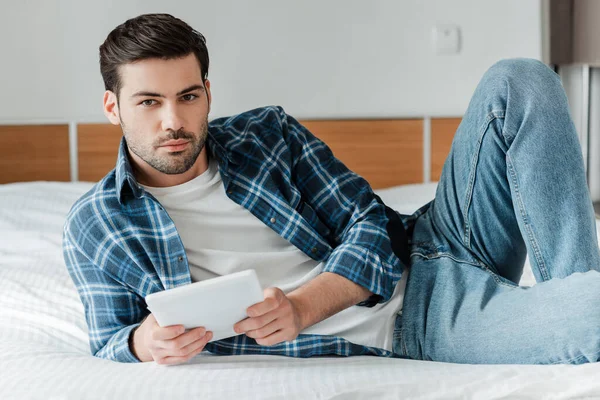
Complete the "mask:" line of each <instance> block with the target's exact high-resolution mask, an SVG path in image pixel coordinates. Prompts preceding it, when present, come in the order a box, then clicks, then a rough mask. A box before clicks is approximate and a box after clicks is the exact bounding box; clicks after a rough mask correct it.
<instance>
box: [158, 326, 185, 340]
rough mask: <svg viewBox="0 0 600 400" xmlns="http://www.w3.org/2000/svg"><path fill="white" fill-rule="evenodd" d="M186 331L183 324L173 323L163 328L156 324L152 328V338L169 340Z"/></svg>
mask: <svg viewBox="0 0 600 400" xmlns="http://www.w3.org/2000/svg"><path fill="white" fill-rule="evenodd" d="M183 332H185V328H184V327H183V325H171V326H165V327H164V328H161V327H160V326H158V325H156V326H154V327H153V328H152V340H169V339H173V338H175V337H177V336H179V335H181V334H182V333H183Z"/></svg>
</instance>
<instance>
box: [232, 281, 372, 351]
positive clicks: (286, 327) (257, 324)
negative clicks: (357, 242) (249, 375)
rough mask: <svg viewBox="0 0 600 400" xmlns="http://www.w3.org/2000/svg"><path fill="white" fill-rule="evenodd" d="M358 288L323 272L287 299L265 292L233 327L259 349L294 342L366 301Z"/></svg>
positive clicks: (278, 293)
mask: <svg viewBox="0 0 600 400" xmlns="http://www.w3.org/2000/svg"><path fill="white" fill-rule="evenodd" d="M370 295H371V292H369V291H368V290H367V289H365V288H363V287H362V286H360V285H357V284H356V283H354V282H352V281H350V280H348V279H346V278H344V277H342V276H340V275H337V274H333V273H330V272H324V273H322V274H320V275H319V276H317V277H315V278H314V279H312V280H311V281H310V282H307V283H306V284H305V285H303V286H301V287H299V288H298V289H296V290H294V291H292V292H291V293H289V294H288V295H287V296H286V295H285V294H284V293H283V291H281V289H278V288H268V289H266V290H265V300H264V301H262V302H261V303H258V304H255V305H253V306H251V307H249V308H248V309H247V314H248V315H249V318H246V319H245V320H243V321H241V322H238V323H237V324H235V325H234V330H235V331H236V332H237V333H245V334H246V336H248V337H251V338H253V339H255V340H256V343H258V344H260V345H262V346H272V345H274V344H277V343H280V342H284V341H290V340H294V339H296V337H297V336H298V334H299V333H300V332H301V331H303V330H304V329H306V328H308V327H309V326H312V325H314V324H316V323H318V322H321V321H323V320H324V319H326V318H329V317H331V316H332V315H334V314H337V313H338V312H340V311H342V310H344V309H346V308H348V307H350V306H352V305H354V304H356V303H358V302H360V301H363V300H365V299H367V298H368V297H369V296H370Z"/></svg>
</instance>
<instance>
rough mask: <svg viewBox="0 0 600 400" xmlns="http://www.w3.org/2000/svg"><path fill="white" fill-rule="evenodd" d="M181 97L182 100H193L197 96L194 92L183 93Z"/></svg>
mask: <svg viewBox="0 0 600 400" xmlns="http://www.w3.org/2000/svg"><path fill="white" fill-rule="evenodd" d="M181 98H182V99H183V101H193V100H196V99H197V98H198V96H196V95H195V94H184V95H183V96H181Z"/></svg>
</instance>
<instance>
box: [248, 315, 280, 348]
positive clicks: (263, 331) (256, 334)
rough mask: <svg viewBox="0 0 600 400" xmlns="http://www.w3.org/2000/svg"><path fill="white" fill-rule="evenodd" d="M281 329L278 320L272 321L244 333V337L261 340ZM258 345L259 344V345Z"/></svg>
mask: <svg viewBox="0 0 600 400" xmlns="http://www.w3.org/2000/svg"><path fill="white" fill-rule="evenodd" d="M281 328H282V324H281V321H280V320H274V321H273V322H271V323H269V324H267V325H263V326H261V327H259V328H258V329H254V330H250V331H248V332H246V336H248V337H251V338H253V339H263V338H266V337H267V336H269V335H271V334H273V333H274V332H277V331H278V330H279V329H281ZM259 344H260V343H259Z"/></svg>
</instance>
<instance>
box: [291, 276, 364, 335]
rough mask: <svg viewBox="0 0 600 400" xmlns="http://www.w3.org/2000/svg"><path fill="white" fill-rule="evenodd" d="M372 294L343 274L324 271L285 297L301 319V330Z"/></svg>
mask: <svg viewBox="0 0 600 400" xmlns="http://www.w3.org/2000/svg"><path fill="white" fill-rule="evenodd" d="M371 294H372V293H371V292H370V291H369V290H368V289H365V288H364V287H362V286H360V285H357V284H356V283H354V282H352V281H350V280H348V279H346V278H344V277H343V276H340V275H338V274H334V273H331V272H323V273H322V274H320V275H318V276H317V277H315V278H314V279H312V280H311V281H310V282H307V283H306V284H305V285H303V286H301V287H299V288H298V289H296V290H294V291H292V292H291V293H289V294H288V295H287V297H288V298H289V299H290V301H291V302H292V303H294V304H295V306H296V308H297V310H298V314H299V318H300V327H301V329H300V330H304V329H306V328H308V327H309V326H312V325H314V324H316V323H319V322H321V321H323V320H324V319H327V318H329V317H331V316H332V315H335V314H337V313H339V312H340V311H343V310H345V309H346V308H348V307H350V306H353V305H355V304H357V303H360V302H361V301H364V300H366V299H368V298H369V296H371Z"/></svg>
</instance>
